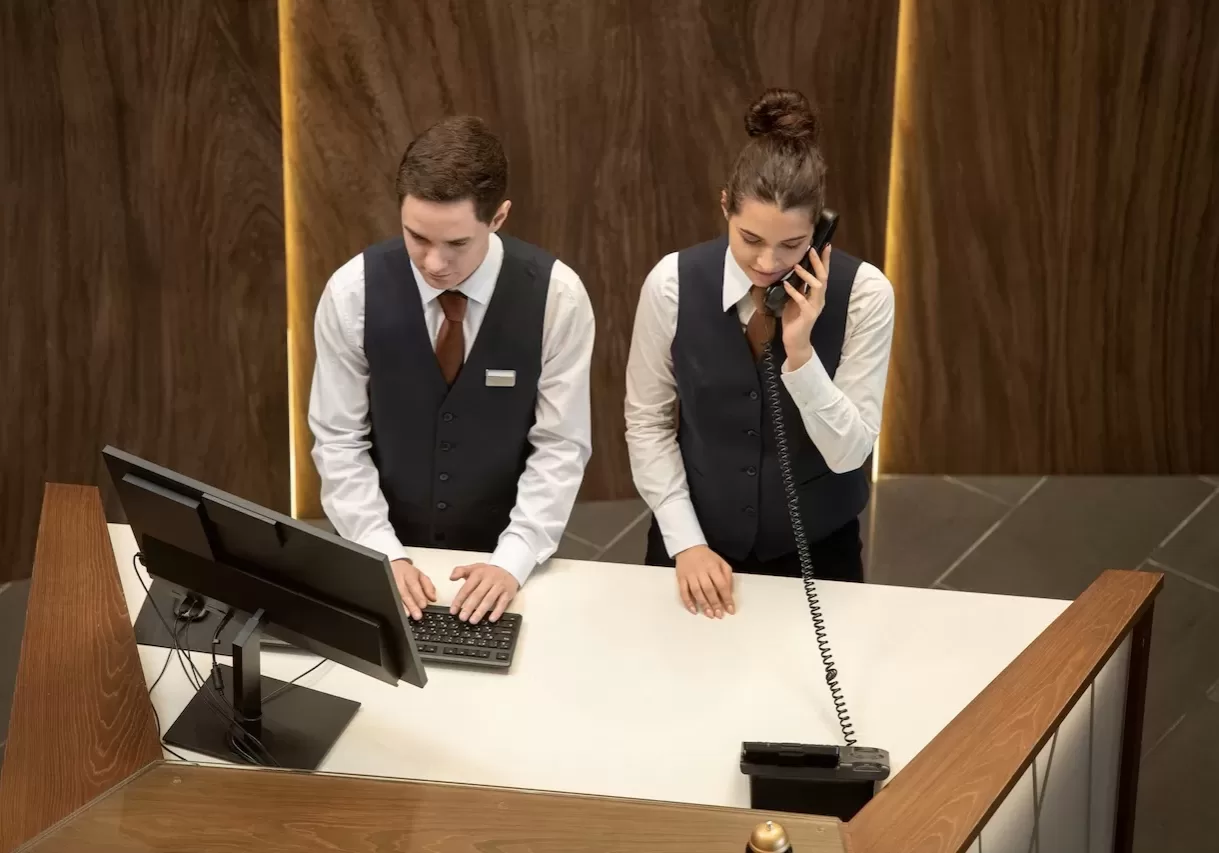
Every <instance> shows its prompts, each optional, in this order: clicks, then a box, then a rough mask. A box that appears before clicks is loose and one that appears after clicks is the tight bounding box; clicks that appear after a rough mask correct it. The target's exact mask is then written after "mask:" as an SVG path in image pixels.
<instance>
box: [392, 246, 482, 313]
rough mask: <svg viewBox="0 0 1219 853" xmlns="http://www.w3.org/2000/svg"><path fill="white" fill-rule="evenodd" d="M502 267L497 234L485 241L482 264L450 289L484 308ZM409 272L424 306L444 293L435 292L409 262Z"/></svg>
mask: <svg viewBox="0 0 1219 853" xmlns="http://www.w3.org/2000/svg"><path fill="white" fill-rule="evenodd" d="M503 265H504V241H503V240H501V239H500V238H499V235H498V234H492V235H491V238H490V239H489V240H488V241H487V256H486V257H485V258H483V261H482V263H481V264H479V265H478V267H477V268H475V270H474V272H472V273H470V277H469V278H467V279H466V280H465V281H463V282H462V283H461V284H459V285H457V287H454V288H450V289H451V290H456V291H457V292H458V293H463V294H465V296H466V297H467V298H469V299H473V300H474V301H475V302H477V303H479V304H480V305H483V306H485V305H486V304H487V303H488V302H490V301H491V294H492V293H494V292H495V282H496V280H497V279H498V278H499V271H500V267H502V266H503ZM411 271H412V272H413V273H414V274H415V284H416V285H418V287H419V298H420V299H421V300H423V304H424V305H428V304H429V303H431V302H432V300H434V299H435V298H436V297H437V296H439V295H440V294H442V293H444V291H443V290H437V289H436V288H434V287H432V286H431V285H430V284H428V283H427V282H426V281H424V279H423V276H422V275H421V274H420V273H419V268H418V267H417V266H415V262H414V261H411Z"/></svg>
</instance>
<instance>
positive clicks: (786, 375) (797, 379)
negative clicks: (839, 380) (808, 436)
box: [782, 353, 842, 411]
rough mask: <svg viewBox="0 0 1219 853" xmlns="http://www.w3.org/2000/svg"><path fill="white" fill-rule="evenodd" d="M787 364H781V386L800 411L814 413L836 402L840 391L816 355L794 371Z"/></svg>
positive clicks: (785, 362) (786, 362)
mask: <svg viewBox="0 0 1219 853" xmlns="http://www.w3.org/2000/svg"><path fill="white" fill-rule="evenodd" d="M789 363H790V362H788V361H784V362H783V371H782V372H783V384H784V386H786V387H787V393H789V394H791V396H792V400H793V401H794V402H795V404H796V406H797V407H798V408H799V409H800V410H801V411H808V410H810V409H811V410H813V411H816V410H817V409H821V408H824V407H826V406H830V405H833V404H834V403H836V402H837V401H838V397H839V396H840V395H841V394H842V391H841V390H840V389H839V388H838V386H837V385H835V384H834V380H833V379H830V375H829V374H828V373H826V371H825V365H824V364H822V363H821V359H819V358H818V357H817V354H816V353H813V355H812V357H811V358H809V360H808V361H806V362H804V364H802V365H801V366H800V367H798V368H796V369H795V370H791V369H789V367H788V365H789Z"/></svg>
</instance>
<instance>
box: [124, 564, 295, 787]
mask: <svg viewBox="0 0 1219 853" xmlns="http://www.w3.org/2000/svg"><path fill="white" fill-rule="evenodd" d="M142 563H143V554H141V553H139V552H136V554H135V555H134V556H133V557H132V558H131V566H132V569H133V570H134V571H135V576H136V579H137V580H139V582H140V586H142V587H143V588H144V593H145V595H146V596H147V598H148V601H149V603H151V604H152V609H153V612H154V613H156V615H157V619H158V620H160V622H161V626H162V627H163V628H164V629H165V630H166V632H167V633H168V634H169V637H170V642H171V644H172V647H171V649H170V651H169V655H167V656H166V666H168V661H169V659H170V657H172V656H174V655H175V654H176V655H177V657H178V663H179V665H180V666H181V668H182V672H183V674H184V675H186V680H187V682H188V683H190V685H191V686H192V687H194V688H195V689H196V691H198V692H200V693H202V695H203V699H204V701H205V702H206V703H207V705H208V707H210V708H211V709H212V710H213V711H214V712H215V713H216V714H217V715H218V716H219V717H220V718H221V720H222V721H223V722H225V723H227V724H228V727H229V736H228V745H229V748H230V749H232V750H233V752H234V753H236V754H237V755H238V756H239V757H241V758H244V759H245V760H246V761H248V762H249V763H250V764H253V765H256V766H259V765H265V764H266V763H267V762H268V761H269V762H270V764H271V766H275V767H278V766H279V762H277V761H276V760H275V758H274V756H272V755H271V753H270V751H269V750H268V749H267V747H266V746H265V745H264V744H263V743H262V741H261V740H259V739H258V738H256V737H254V736H253V735H251V734H250V733H249V732H248V731H246V730H245V729H244V728H242V727H241V725H240V724H239V723H238V721H237V719H236V718H241V719H242V720H244V719H245V718H244V717H243V716H242V715H241V714H240V713H239V712H238V711H237V709H236V708H234V707H233V706H232V705H226V704H222V703H221V701H220V700H219V699H218V698H217V697H216V695H215V694H214V693H213V692H212V690H211V688H210V687H209V686H208V685H207V683H206V680H205V679H204V678H203V676H202V675H201V674H200V673H199V669H198V667H196V666H195V662H194V661H193V660H191V658H190V654H189V651H188V650H185V649H183V648H182V644H181V642H180V641H179V638H178V631H177V630H176V629H171V628H170V627H169V623H168V622H167V621H166V619H165V616H164V615H163V614H162V613H161V608H160V607H158V606H157V603H156V601H155V600H154V599H153V597H152V591H151V590H150V589H149V588H148V584H146V583H145V582H144V577H143V575H141V574H140V570H139V567H140V565H141V564H142ZM174 622H175V626H176V624H177V622H178V618H177V616H176V615H175V619H174ZM213 651H214V648H213ZM161 674H162V675H164V668H163V669H162V673H161ZM192 675H193V677H192ZM157 680H158V681H159V680H160V676H158V678H157ZM153 716H154V717H155V718H156V720H157V736H158V740H159V739H160V730H161V723H160V715H159V714H157V713H156V706H155V705H154V706H153ZM234 733H236V735H237V737H234ZM238 738H240V739H241V740H245V741H249V742H250V743H252V744H253V745H255V746H257V747H258V749H259V750H260V751H261V752H262V753H263V754H264V755H265V756H266V760H261V759H258V758H257V757H255V756H254V755H252V754H251V753H250V752H249V750H247V749H245V745H244V744H242V743H241V742H240V740H238ZM161 746H162V747H164V748H165V749H166V750H168V751H169V752H170V753H171V754H172V755H174V756H176V757H177V758H181V759H182V760H183V761H185V760H186V759H184V758H182V756H181V755H179V754H178V753H176V752H174V751H173V750H172V749H170V748H169V747H168V746H165V744H164V742H162V743H161Z"/></svg>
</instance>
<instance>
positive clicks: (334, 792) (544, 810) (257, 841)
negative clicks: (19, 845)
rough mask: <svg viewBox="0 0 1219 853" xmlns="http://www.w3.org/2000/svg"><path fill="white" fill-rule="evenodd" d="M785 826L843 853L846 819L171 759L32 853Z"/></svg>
mask: <svg viewBox="0 0 1219 853" xmlns="http://www.w3.org/2000/svg"><path fill="white" fill-rule="evenodd" d="M768 817H776V819H777V820H779V821H780V822H781V823H782V824H783V827H784V829H786V830H787V832H788V834H789V836H790V838H791V840H792V845H793V847H794V849H795V850H797V851H799V853H842V851H844V849H845V848H844V847H843V846H842V839H841V831H842V825H841V824H840V823H839V822H838V820H837V819H835V818H823V817H808V816H797V815H781V816H775V815H765V814H763V813H761V812H753V811H748V810H745V809H721V808H709V807H700V806H686V805H669V804H665V803H649V802H644V801H639V800H614V799H609V798H600V797H582V796H575V795H570V794H544V793H537V792H529V791H514V790H507V789H497V788H479V787H474V786H460V785H442V784H437V783H426V782H405V781H398V780H393V781H391V780H381V779H369V778H356V777H342V776H329V775H324V774H303V773H289V772H284V771H274V770H249V769H232V768H221V767H217V766H210V767H208V766H183V765H181V764H177V763H164V764H160V765H157V766H154V767H152V768H150V769H149V770H148V771H147V772H145V773H143V774H141V775H140V776H139V777H137V778H135V779H133V780H132V781H130V782H129V783H128V784H127V785H125V786H123V787H122V788H121V789H119V790H117V791H115V792H114V793H113V794H112V795H110V796H109V797H107V798H106V799H105V800H102V801H100V802H98V803H97V804H95V805H94V806H92V807H91V808H90V809H88V810H87V811H85V812H83V813H82V814H81V815H79V816H77V817H76V818H74V819H73V820H71V821H68V822H66V823H65V824H63V825H61V826H60V827H57V828H56V830H55V831H54V832H52V833H49V834H48V835H46V836H44V837H43V838H42V839H40V840H39V842H38V843H37V844H35V845H31V847H30V851H31V853H32V851H35V850H36V851H39V853H56V851H69V850H71V851H75V850H80V849H82V848H88V849H89V850H90V851H94V853H117V851H131V850H141V851H142V850H168V849H173V850H176V851H187V850H192V851H193V850H200V851H202V850H206V851H209V853H223V851H233V853H244V852H245V851H249V850H259V851H265V852H266V853H289V851H291V853H304V851H319V853H323V851H324V853H332V851H335V850H343V851H345V853H362V851H382V850H399V851H427V853H473V851H479V853H573V851H579V853H633V851H639V853H644V852H645V851H646V853H690V851H704V852H705V853H740V851H741V850H743V849H744V848H745V843H746V842H747V841H748V840H749V834H750V832H751V831H752V830H753V828H754V827H755V826H756V825H757V824H758V823H760V822H761V821H763V820H765V819H767V818H768Z"/></svg>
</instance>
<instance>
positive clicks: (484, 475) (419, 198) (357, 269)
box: [309, 116, 594, 623]
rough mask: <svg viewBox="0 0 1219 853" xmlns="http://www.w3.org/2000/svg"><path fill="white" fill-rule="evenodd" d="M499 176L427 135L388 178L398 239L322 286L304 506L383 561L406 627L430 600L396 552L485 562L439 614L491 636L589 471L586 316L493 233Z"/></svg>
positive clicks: (572, 278)
mask: <svg viewBox="0 0 1219 853" xmlns="http://www.w3.org/2000/svg"><path fill="white" fill-rule="evenodd" d="M507 179H508V163H507V159H506V157H505V155H504V150H503V146H502V145H501V143H500V141H499V139H497V138H496V137H495V135H494V134H492V133H491V132H490V130H488V128H487V127H486V125H485V124H484V123H483V122H482V120H481V119H478V118H475V117H470V116H459V117H455V118H449V119H445V120H443V121H441V122H439V123H438V124H436V125H434V126H433V127H431V128H429V129H428V130H427V131H425V132H424V133H423V134H422V135H421V136H419V137H418V138H417V139H415V140H414V141H413V142H412V143H411V144H410V146H409V147H408V148H407V149H406V153H405V154H404V155H403V157H402V162H401V164H400V165H399V168H398V179H397V190H398V201H399V210H400V212H401V222H402V234H401V236H398V237H394V238H393V239H390V240H386V241H385V242H383V243H378V244H377V245H375V246H371V247H370V248H368V249H365V250H364V251H363V252H362V253H360V254H358V255H356V256H355V257H354V258H352V259H351V260H350V261H348V262H347V263H346V264H344V265H343V266H342V267H340V268H339V270H338V271H337V272H335V273H334V275H333V276H332V277H331V278H330V281H329V282H328V283H327V285H326V290H325V292H324V293H323V294H322V298H321V301H320V303H319V305H318V309H317V315H316V318H315V324H314V334H315V338H316V344H317V365H316V368H315V370H314V374H313V389H312V393H311V396H310V401H309V425H310V428H311V429H312V430H313V435H314V438H315V444H314V449H313V460H314V462H315V463H316V465H317V469H318V472H319V473H320V474H321V479H322V506H323V508H324V509H325V511H326V515H327V516H328V517H329V518H330V520H331V521H332V522H333V523H334V526H335V528H336V530H337V531H338V533H339V534H340V535H342V536H344V537H346V538H348V539H351V540H354V541H356V542H359V543H360V544H362V545H365V546H367V547H369V548H372V549H374V550H377V551H380V552H382V553H384V554H386V555H387V556H388V557H389V558H390V561H391V565H392V567H393V572H394V578H395V580H396V581H397V583H398V588H399V591H400V592H401V593H402V600H403V602H404V603H405V605H406V609H407V611H408V612H409V613H410V615H411V617H412V618H414V619H419V618H421V616H422V611H423V608H424V607H426V606H427V605H428V603H429V602H433V601H435V600H436V590H435V587H434V586H433V584H432V581H431V580H430V579H429V578H428V577H427V576H426V575H425V574H423V572H421V571H420V570H419V569H418V568H417V567H416V566H415V565H414V564H413V563H412V562H411V559H410V557H409V550H408V549H409V548H411V547H432V548H452V549H457V550H470V551H483V552H489V553H490V555H491V556H490V557H489V558H488V560H487V561H486V562H480V563H475V564H473V565H467V566H457V567H455V568H454V570H453V573H452V576H451V579H453V580H463V581H464V583H463V585H462V587H461V589H460V591H459V592H458V593H457V595H456V597H455V598H454V600H453V602H452V605H451V610H452V612H454V613H457V614H459V615H460V617H461V618H462V619H465V620H468V621H471V622H475V623H476V622H478V621H480V620H481V619H483V618H484V617H489V618H490V619H491V620H492V621H494V620H497V619H498V618H499V617H500V615H501V614H502V613H503V612H504V610H505V608H507V606H508V604H509V603H510V602H511V601H512V599H513V597H514V596H515V595H516V593H517V591H518V590H519V589H520V586H521V584H523V583H524V582H525V579H526V578H527V577H528V576H529V573H530V572H531V571H532V570H533V568H534V567H535V566H536V565H537V564H538V563H541V562H543V561H544V560H546V559H547V558H548V557H550V556H551V554H553V553H554V551H555V549H556V548H557V547H558V543H559V539H560V537H561V536H562V533H563V529H564V527H565V526H566V525H567V520H568V517H569V515H570V514H571V508H572V504H573V503H574V502H575V498H576V492H577V491H578V490H579V487H580V482H581V480H582V479H583V476H584V468H585V465H586V464H587V463H588V458H589V455H590V453H591V446H590V438H589V436H590V426H589V364H590V361H591V357H592V349H593V334H594V324H593V313H592V307H591V305H590V303H589V300H588V295H587V294H586V293H585V290H584V286H583V284H582V283H581V282H580V279H579V277H578V276H577V275H576V274H575V273H574V272H573V271H572V270H571V269H570V268H569V267H567V266H566V265H565V264H563V263H562V262H561V261H558V260H556V259H555V258H553V257H552V256H550V255H549V254H547V253H546V252H545V251H543V250H541V249H539V248H537V247H535V246H531V245H529V244H527V243H524V242H521V241H520V240H515V239H513V238H511V237H506V236H505V237H501V236H500V235H499V234H498V233H497V232H498V231H499V230H500V228H501V227H502V226H503V224H504V220H505V218H506V217H507V216H508V210H509V208H510V206H511V202H510V201H508V200H506V199H505V197H504V196H505V193H506V189H507Z"/></svg>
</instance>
